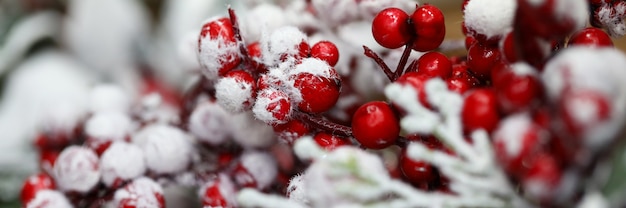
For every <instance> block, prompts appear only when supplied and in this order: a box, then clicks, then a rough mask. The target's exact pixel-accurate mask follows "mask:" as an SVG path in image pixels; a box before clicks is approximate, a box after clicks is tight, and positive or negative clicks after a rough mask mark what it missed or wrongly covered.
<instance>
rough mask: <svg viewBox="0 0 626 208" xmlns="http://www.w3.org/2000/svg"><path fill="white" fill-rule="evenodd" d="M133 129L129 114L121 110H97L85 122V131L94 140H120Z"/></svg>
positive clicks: (133, 125)
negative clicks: (97, 111)
mask: <svg viewBox="0 0 626 208" xmlns="http://www.w3.org/2000/svg"><path fill="white" fill-rule="evenodd" d="M134 129H135V124H134V123H133V121H132V120H131V118H130V116H129V115H128V114H126V113H123V112H106V111H105V112H99V113H95V114H94V115H92V116H91V117H90V118H89V119H88V120H87V122H86V123H85V133H86V134H87V136H88V137H89V139H91V140H95V141H101V142H105V141H122V140H124V139H125V138H126V137H127V136H129V134H130V133H131V132H133V131H134Z"/></svg>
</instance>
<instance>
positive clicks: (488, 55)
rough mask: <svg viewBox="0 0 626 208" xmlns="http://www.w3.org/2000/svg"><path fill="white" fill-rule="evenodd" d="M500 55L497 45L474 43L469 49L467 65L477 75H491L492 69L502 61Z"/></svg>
mask: <svg viewBox="0 0 626 208" xmlns="http://www.w3.org/2000/svg"><path fill="white" fill-rule="evenodd" d="M500 56H501V55H500V50H498V48H497V47H496V48H494V47H488V46H485V45H482V44H480V43H478V44H474V45H472V46H471V47H470V48H469V50H468V51H467V66H468V67H469V70H471V71H472V72H474V73H475V74H476V75H478V76H480V77H489V76H490V75H491V69H492V68H493V67H494V65H495V64H496V63H497V62H498V61H500V58H501V57H500Z"/></svg>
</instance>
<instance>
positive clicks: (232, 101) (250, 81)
mask: <svg viewBox="0 0 626 208" xmlns="http://www.w3.org/2000/svg"><path fill="white" fill-rule="evenodd" d="M255 92H256V82H255V80H254V78H253V77H252V75H251V74H250V73H248V72H245V71H243V70H235V71H230V72H228V73H227V74H226V75H224V77H222V78H220V79H219V80H218V82H217V83H216V84H215V98H216V99H217V103H219V104H220V105H221V106H222V107H223V108H224V109H226V110H228V111H230V112H233V113H239V112H242V111H244V110H248V109H250V107H252V104H254V95H255Z"/></svg>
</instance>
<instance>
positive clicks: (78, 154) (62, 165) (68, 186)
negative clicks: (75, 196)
mask: <svg viewBox="0 0 626 208" xmlns="http://www.w3.org/2000/svg"><path fill="white" fill-rule="evenodd" d="M54 179H55V181H56V183H57V185H58V186H59V189H60V190H62V191H77V192H81V193H85V192H87V191H89V190H91V188H93V187H95V186H96V184H98V182H99V181H100V170H99V167H98V156H97V155H96V153H95V152H94V151H93V150H91V149H88V148H86V147H79V146H70V147H67V148H65V149H64V150H63V152H61V154H60V155H59V157H58V158H57V160H56V163H55V164H54Z"/></svg>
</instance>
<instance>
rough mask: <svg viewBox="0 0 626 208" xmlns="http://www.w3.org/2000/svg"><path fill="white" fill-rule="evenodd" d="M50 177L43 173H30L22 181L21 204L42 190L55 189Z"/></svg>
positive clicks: (26, 202)
mask: <svg viewBox="0 0 626 208" xmlns="http://www.w3.org/2000/svg"><path fill="white" fill-rule="evenodd" d="M55 188H56V186H55V185H54V181H53V179H52V177H50V176H49V175H48V174H45V173H39V174H35V175H31V176H29V177H28V178H26V180H25V181H24V185H23V186H22V191H21V192H20V200H21V202H22V204H28V202H30V201H31V200H32V199H34V198H35V196H36V195H37V193H39V192H40V191H42V190H48V189H55Z"/></svg>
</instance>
